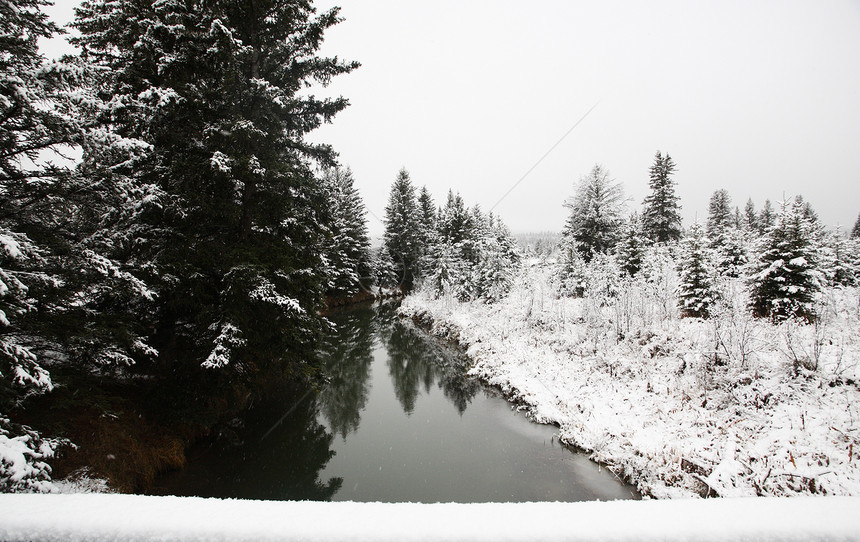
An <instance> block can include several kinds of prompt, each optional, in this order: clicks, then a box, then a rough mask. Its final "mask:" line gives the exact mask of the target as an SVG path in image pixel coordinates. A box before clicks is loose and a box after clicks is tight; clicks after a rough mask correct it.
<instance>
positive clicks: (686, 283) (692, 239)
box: [678, 222, 717, 318]
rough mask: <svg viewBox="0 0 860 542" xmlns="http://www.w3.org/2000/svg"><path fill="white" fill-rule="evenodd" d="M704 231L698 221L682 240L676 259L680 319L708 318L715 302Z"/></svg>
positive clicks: (710, 259)
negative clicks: (685, 317) (684, 317)
mask: <svg viewBox="0 0 860 542" xmlns="http://www.w3.org/2000/svg"><path fill="white" fill-rule="evenodd" d="M709 244H710V243H709V241H708V238H707V236H706V235H705V232H704V229H703V228H702V226H701V225H700V224H699V223H698V222H697V223H695V224H693V225H692V226H691V227H690V231H689V232H688V233H687V235H686V236H685V237H684V238H683V239H682V240H681V246H680V255H679V259H678V275H679V280H680V282H679V284H678V304H679V308H680V310H681V316H687V317H694V318H707V317H708V316H709V315H710V311H711V308H712V307H713V304H714V302H715V301H716V299H717V290H716V287H715V285H714V284H715V281H714V278H715V276H716V270H715V269H714V266H713V264H712V258H713V256H712V254H711V252H710V250H709V248H708V246H709Z"/></svg>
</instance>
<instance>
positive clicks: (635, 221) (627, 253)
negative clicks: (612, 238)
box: [616, 212, 646, 277]
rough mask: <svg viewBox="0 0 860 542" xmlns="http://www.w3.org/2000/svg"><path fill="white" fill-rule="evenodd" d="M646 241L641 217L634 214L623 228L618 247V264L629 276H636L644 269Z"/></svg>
mask: <svg viewBox="0 0 860 542" xmlns="http://www.w3.org/2000/svg"><path fill="white" fill-rule="evenodd" d="M645 245H646V240H645V238H644V237H643V236H642V229H641V227H640V224H639V215H638V214H637V213H635V212H634V213H633V214H631V215H630V219H629V220H628V221H627V223H626V224H625V225H624V227H623V228H622V232H621V239H620V240H619V241H618V245H616V250H617V258H618V264H619V265H620V266H621V269H622V271H624V272H625V273H626V274H627V275H628V276H630V277H632V276H634V275H636V274H637V273H638V272H639V270H640V269H641V268H642V256H643V254H644V253H645Z"/></svg>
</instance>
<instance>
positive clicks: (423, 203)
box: [418, 186, 436, 247]
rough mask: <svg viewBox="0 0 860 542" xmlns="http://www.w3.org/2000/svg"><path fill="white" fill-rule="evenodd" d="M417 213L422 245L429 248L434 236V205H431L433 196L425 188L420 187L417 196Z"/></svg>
mask: <svg viewBox="0 0 860 542" xmlns="http://www.w3.org/2000/svg"><path fill="white" fill-rule="evenodd" d="M418 212H419V215H420V217H421V234H422V237H423V239H424V245H425V246H426V247H429V246H430V245H432V244H433V242H434V236H435V234H436V204H435V203H433V196H431V195H430V191H429V190H427V186H422V187H421V192H420V193H419V194H418Z"/></svg>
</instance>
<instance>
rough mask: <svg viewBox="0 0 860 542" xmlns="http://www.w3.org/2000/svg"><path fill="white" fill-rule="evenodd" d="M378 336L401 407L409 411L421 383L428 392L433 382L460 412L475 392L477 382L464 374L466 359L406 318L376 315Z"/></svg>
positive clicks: (408, 412)
mask: <svg viewBox="0 0 860 542" xmlns="http://www.w3.org/2000/svg"><path fill="white" fill-rule="evenodd" d="M378 321H379V322H380V323H381V324H384V325H385V329H384V330H382V329H380V337H381V338H382V340H383V341H384V342H385V345H386V347H387V349H388V370H389V374H390V375H391V379H392V381H393V382H394V389H395V394H396V395H397V399H398V400H399V401H400V404H401V406H402V407H403V410H405V411H406V413H407V414H411V413H412V411H413V410H414V408H415V400H416V398H417V397H418V392H419V389H420V386H421V384H423V385H424V389H425V391H426V392H428V393H429V391H430V389H431V388H432V386H433V383H434V382H435V383H436V384H437V385H438V386H439V387H440V388H441V389H442V392H443V393H444V394H445V397H447V398H448V399H449V400H450V401H451V402H452V403H454V406H456V407H457V411H458V412H459V413H460V414H463V412H465V411H466V407H467V406H469V403H470V402H471V401H472V399H473V398H474V397H475V395H476V394H477V393H478V390H479V389H480V384H479V383H478V382H477V381H476V380H475V379H473V378H470V377H468V376H466V370H467V368H468V360H467V359H466V357H465V356H463V355H462V354H461V353H459V352H457V351H456V350H455V349H453V348H448V347H445V346H443V345H441V344H439V343H438V342H437V341H436V340H435V339H433V338H432V337H430V336H428V335H427V334H426V333H424V332H422V331H421V330H419V329H417V328H416V327H415V326H414V325H413V324H412V323H411V322H409V321H408V320H402V319H398V318H396V317H394V318H390V319H388V318H380V319H379V320H378Z"/></svg>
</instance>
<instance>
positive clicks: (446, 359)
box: [319, 303, 479, 438]
mask: <svg viewBox="0 0 860 542" xmlns="http://www.w3.org/2000/svg"><path fill="white" fill-rule="evenodd" d="M396 311H397V305H396V304H394V303H384V304H381V305H376V306H374V307H372V308H370V307H368V308H361V309H355V310H350V311H344V312H339V313H336V314H335V315H333V316H332V317H331V318H330V319H331V320H332V322H333V323H334V324H335V330H334V331H333V332H332V333H330V334H329V335H328V337H326V339H325V340H324V341H323V344H322V347H321V353H322V357H323V368H324V371H325V374H326V377H327V379H328V381H329V383H328V384H327V385H326V387H325V389H323V390H322V392H321V393H320V396H319V403H320V411H321V412H322V414H323V416H324V417H325V418H326V420H328V422H329V424H330V426H331V428H332V431H333V432H335V433H338V434H340V435H341V436H343V437H344V438H346V436H347V435H348V434H349V433H350V432H352V431H355V430H356V429H357V428H358V425H359V423H360V421H361V412H362V410H364V407H365V405H366V404H367V398H368V393H369V391H370V390H369V385H370V366H371V364H372V363H373V348H374V341H375V340H379V341H380V343H381V344H382V345H383V346H384V347H385V349H386V350H387V353H388V371H389V375H390V376H391V380H392V382H393V384H394V392H395V395H396V396H397V400H398V401H399V402H400V405H401V406H402V407H403V410H404V411H405V412H406V413H407V414H411V413H412V412H413V410H414V409H415V401H416V400H417V398H418V395H419V393H420V390H421V388H422V387H423V388H424V392H425V393H430V390H431V389H432V388H433V386H434V385H438V386H439V387H440V388H441V389H442V392H443V393H444V394H445V396H446V397H448V399H449V400H450V401H451V402H452V403H454V405H455V406H456V407H457V410H458V412H460V414H462V413H463V412H465V410H466V407H467V406H468V405H469V403H470V402H471V400H472V398H473V397H475V395H476V394H477V393H478V389H479V384H478V383H477V382H476V381H475V380H474V379H472V378H467V377H466V375H465V373H466V369H467V360H466V358H465V357H464V356H462V355H461V354H459V353H458V352H457V351H456V350H455V349H452V348H447V347H445V346H443V345H440V344H439V343H438V342H437V341H436V340H435V339H433V338H432V337H429V336H428V335H427V334H426V333H424V332H422V331H421V330H419V329H417V328H416V327H415V326H414V325H412V323H411V322H409V321H407V320H403V319H401V318H399V317H398V316H397V312H396Z"/></svg>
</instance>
